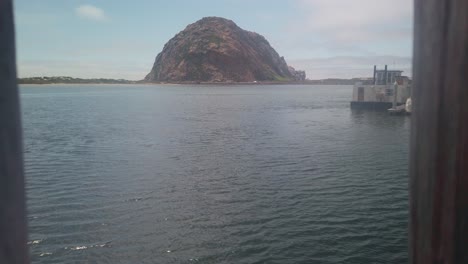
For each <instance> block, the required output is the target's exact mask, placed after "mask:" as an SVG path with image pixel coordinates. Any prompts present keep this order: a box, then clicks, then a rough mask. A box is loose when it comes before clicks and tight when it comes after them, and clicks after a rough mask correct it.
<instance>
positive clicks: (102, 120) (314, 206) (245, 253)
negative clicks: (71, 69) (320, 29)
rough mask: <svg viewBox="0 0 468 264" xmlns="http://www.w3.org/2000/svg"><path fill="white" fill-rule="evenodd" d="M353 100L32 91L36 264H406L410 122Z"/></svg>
mask: <svg viewBox="0 0 468 264" xmlns="http://www.w3.org/2000/svg"><path fill="white" fill-rule="evenodd" d="M351 92H352V88H351V87H349V86H335V87H334V86H221V87H216V86H207V87H202V86H195V87H190V86H121V85H116V86H110V85H109V86H92V85H88V86H24V87H22V88H21V99H22V109H23V124H24V130H25V131H24V136H25V159H26V178H27V195H28V211H29V216H28V219H29V230H30V244H31V245H30V249H31V254H32V260H33V263H356V264H358V263H359V264H362V263H407V262H408V256H407V222H408V220H407V218H408V192H407V184H408V176H407V165H408V164H407V155H408V139H409V124H410V118H409V117H394V116H388V115H387V114H386V113H376V112H354V111H351V110H350V109H349V100H350V98H351Z"/></svg>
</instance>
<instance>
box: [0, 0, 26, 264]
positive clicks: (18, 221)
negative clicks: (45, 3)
mask: <svg viewBox="0 0 468 264" xmlns="http://www.w3.org/2000/svg"><path fill="white" fill-rule="evenodd" d="M14 37H15V35H14V25H13V8H12V1H11V0H0V263H6V264H13V263H14V264H17V263H18V264H19V263H21V264H22V263H29V256H28V247H27V245H26V241H27V231H26V214H25V198H24V196H25V195H24V178H23V153H22V141H21V134H22V133H21V123H20V108H19V100H18V87H17V84H16V62H15V41H14Z"/></svg>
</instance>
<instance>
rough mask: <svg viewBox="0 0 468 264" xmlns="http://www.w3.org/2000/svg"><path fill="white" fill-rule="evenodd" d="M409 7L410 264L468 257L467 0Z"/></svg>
mask: <svg viewBox="0 0 468 264" xmlns="http://www.w3.org/2000/svg"><path fill="white" fill-rule="evenodd" d="M414 9H415V24H414V56H413V79H414V89H413V94H412V103H413V115H412V120H411V146H410V149H411V151H410V153H411V154H410V210H411V214H410V215H411V220H410V256H411V263H418V264H419V263H420V264H423V263H424V264H428V263H444V264H445V263H468V1H467V0H415V8H414Z"/></svg>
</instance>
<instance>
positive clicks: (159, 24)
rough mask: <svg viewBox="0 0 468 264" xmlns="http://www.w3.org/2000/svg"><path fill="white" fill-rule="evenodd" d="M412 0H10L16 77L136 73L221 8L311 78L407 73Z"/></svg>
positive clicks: (129, 75)
mask: <svg viewBox="0 0 468 264" xmlns="http://www.w3.org/2000/svg"><path fill="white" fill-rule="evenodd" d="M412 10H413V7H412V2H408V1H403V0H397V1H391V2H390V1H388V2H378V3H377V1H371V0H359V1H352V3H351V2H350V1H343V0H309V1H307V0H297V1H275V2H268V1H263V0H262V1H255V2H248V1H246V0H240V1H233V0H225V1H212V0H206V1H198V2H184V1H181V0H176V1H171V2H165V1H164V2H162V1H159V2H157V3H155V2H153V1H149V0H145V1H140V2H139V3H138V5H136V4H129V3H128V2H126V1H113V2H106V1H103V0H93V1H88V2H82V1H76V0H72V1H66V2H65V1H64V2H58V1H52V0H44V1H40V2H39V1H35V2H31V1H26V0H17V1H15V22H16V44H17V65H18V75H19V77H33V76H71V77H76V78H114V79H120V78H122V79H129V80H141V79H143V78H144V76H145V75H146V74H147V73H148V72H149V71H150V69H151V67H152V65H153V63H154V59H155V57H156V55H157V54H158V53H159V52H160V51H161V50H162V48H163V46H164V44H165V43H166V42H167V41H168V40H169V39H170V38H172V37H173V36H174V35H175V34H177V33H178V32H179V31H181V30H183V29H184V28H185V27H186V26H187V25H188V24H190V23H193V22H195V21H197V20H199V19H201V18H202V17H206V16H219V17H224V18H227V19H231V20H233V21H234V22H235V23H236V24H237V25H238V26H240V27H241V28H243V29H246V30H249V31H255V32H257V33H259V34H261V35H263V36H265V37H266V38H267V40H268V41H269V42H270V44H271V45H272V46H273V48H275V50H276V51H277V52H278V53H279V54H280V56H284V57H285V59H286V61H287V63H288V64H289V65H291V66H293V67H295V68H296V69H299V70H305V71H306V73H307V78H308V79H324V78H352V77H368V76H370V75H371V74H372V66H373V65H374V64H377V65H378V66H380V67H383V65H384V64H388V65H389V67H390V68H393V69H395V68H398V69H401V70H403V71H405V72H404V74H405V75H409V76H411V54H412V27H413V25H412V16H413V11H412Z"/></svg>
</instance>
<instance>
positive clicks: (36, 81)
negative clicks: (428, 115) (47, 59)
mask: <svg viewBox="0 0 468 264" xmlns="http://www.w3.org/2000/svg"><path fill="white" fill-rule="evenodd" d="M358 81H360V79H359V78H353V79H323V80H305V81H264V82H259V81H257V82H197V81H190V82H145V81H142V80H141V81H130V80H124V79H81V78H72V77H31V78H19V79H18V84H21V85H31V84H33V85H43V84H47V85H51V84H52V85H53V84H59V85H68V84H71V85H76V84H94V85H108V84H112V85H115V84H126V85H127V84H142V85H223V86H224V85H226V86H235V85H354V84H355V83H356V82H358Z"/></svg>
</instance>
